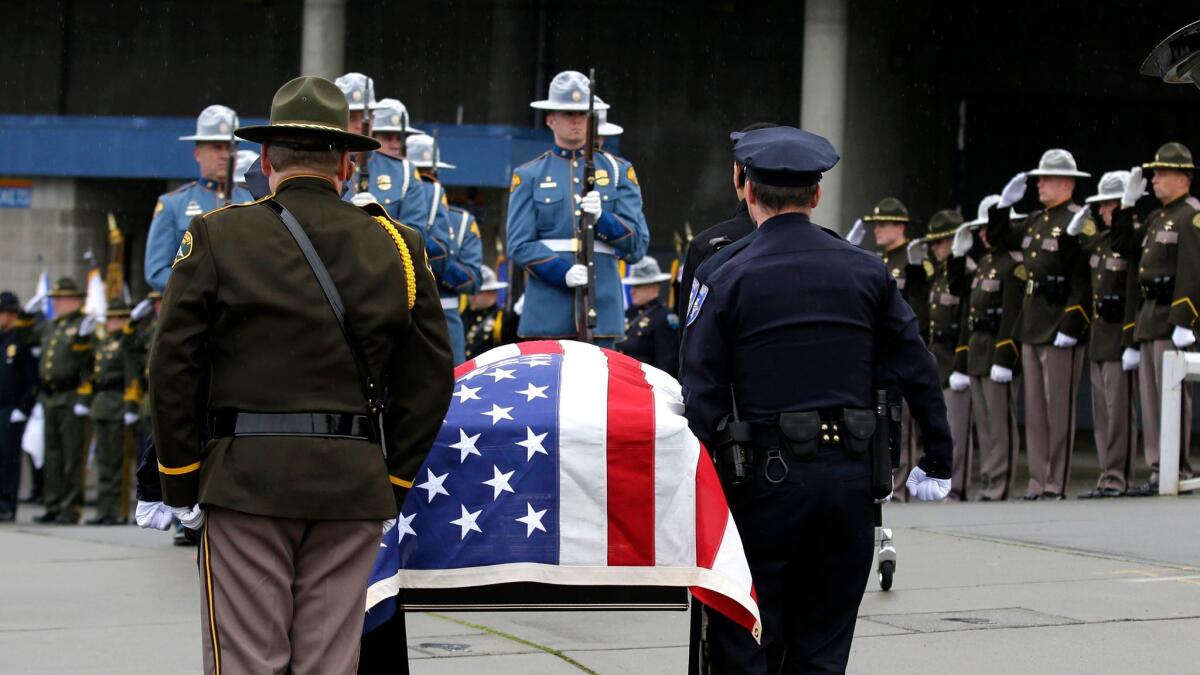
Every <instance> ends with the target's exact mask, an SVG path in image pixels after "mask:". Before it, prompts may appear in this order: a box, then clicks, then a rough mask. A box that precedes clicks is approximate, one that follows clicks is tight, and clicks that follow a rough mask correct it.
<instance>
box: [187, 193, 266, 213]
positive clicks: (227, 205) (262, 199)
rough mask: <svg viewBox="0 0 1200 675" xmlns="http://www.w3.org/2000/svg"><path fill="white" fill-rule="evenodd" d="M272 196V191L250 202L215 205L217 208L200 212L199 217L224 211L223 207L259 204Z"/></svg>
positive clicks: (230, 207)
mask: <svg viewBox="0 0 1200 675" xmlns="http://www.w3.org/2000/svg"><path fill="white" fill-rule="evenodd" d="M274 197H275V193H274V192H272V193H271V194H269V195H267V196H266V197H263V198H261V199H255V200H254V201H252V202H239V203H237V204H226V205H225V206H220V207H217V208H215V209H213V210H212V211H209V212H208V213H202V214H200V217H201V218H205V219H207V218H208V217H209V216H211V215H212V214H214V213H219V212H221V211H224V210H225V209H232V208H234V207H238V206H255V205H257V204H261V203H263V202H265V201H267V200H268V199H272V198H274Z"/></svg>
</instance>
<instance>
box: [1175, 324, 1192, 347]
mask: <svg viewBox="0 0 1200 675" xmlns="http://www.w3.org/2000/svg"><path fill="white" fill-rule="evenodd" d="M1171 342H1174V343H1175V348H1176V349H1187V348H1188V347H1191V346H1192V345H1194V344H1196V334H1195V333H1193V332H1192V329H1191V328H1184V327H1183V326H1175V332H1174V333H1171Z"/></svg>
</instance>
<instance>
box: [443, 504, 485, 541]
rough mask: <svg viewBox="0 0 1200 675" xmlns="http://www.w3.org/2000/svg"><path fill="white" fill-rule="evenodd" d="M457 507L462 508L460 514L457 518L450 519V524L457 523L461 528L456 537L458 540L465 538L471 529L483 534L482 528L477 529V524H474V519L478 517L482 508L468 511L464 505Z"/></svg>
mask: <svg viewBox="0 0 1200 675" xmlns="http://www.w3.org/2000/svg"><path fill="white" fill-rule="evenodd" d="M458 508H460V509H462V515H461V516H459V517H458V518H455V519H454V520H452V521H450V524H451V525H457V526H459V527H461V528H462V533H461V534H460V535H459V538H458V539H459V541H462V540H463V539H466V538H467V533H468V532H470V531H471V530H474V531H476V532H478V533H480V534H483V530H481V529H479V525H476V524H475V520H476V519H477V518H479V514H481V513H483V509H479V510H478V511H476V512H474V513H471V512H469V511H467V507H466V506H459V507H458Z"/></svg>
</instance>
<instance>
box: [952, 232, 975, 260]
mask: <svg viewBox="0 0 1200 675" xmlns="http://www.w3.org/2000/svg"><path fill="white" fill-rule="evenodd" d="M974 244H975V235H974V234H973V233H972V232H971V226H970V225H965V224H964V225H959V226H958V229H957V230H955V231H954V243H952V244H950V255H952V256H954V257H955V258H961V257H963V256H964V255H966V254H967V253H969V252H970V251H971V246H973V245H974Z"/></svg>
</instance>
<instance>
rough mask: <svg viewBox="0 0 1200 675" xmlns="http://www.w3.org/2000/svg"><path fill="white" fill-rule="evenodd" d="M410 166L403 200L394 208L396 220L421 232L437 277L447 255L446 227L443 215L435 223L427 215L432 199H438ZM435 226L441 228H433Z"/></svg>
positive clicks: (447, 232) (440, 274) (433, 219)
mask: <svg viewBox="0 0 1200 675" xmlns="http://www.w3.org/2000/svg"><path fill="white" fill-rule="evenodd" d="M410 170H411V171H412V173H410V175H409V181H410V183H409V185H408V191H407V192H405V193H404V199H403V203H402V204H401V205H400V209H399V212H398V213H399V216H400V222H401V223H404V224H405V225H408V226H409V227H411V228H413V229H415V230H417V231H418V232H420V233H421V235H422V238H423V239H424V241H425V244H424V245H425V253H426V257H427V258H428V259H429V266H430V268H431V269H432V270H433V273H434V276H436V277H438V278H441V277H442V275H443V274H445V269H446V263H447V262H448V261H449V258H450V236H449V235H450V231H449V229H448V228H447V227H446V222H445V219H443V220H442V221H441V222H440V223H439V222H438V221H437V219H436V217H434V218H432V219H431V217H430V215H431V213H430V208H431V205H432V201H433V200H434V199H439V197H438V196H437V195H435V194H433V192H434V190H433V189H432V184H429V183H425V182H423V181H421V179H420V178H418V177H417V175H416V170H415V169H411V168H410ZM439 227H440V228H441V231H437V232H435V231H434V230H435V229H437V228H439Z"/></svg>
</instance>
